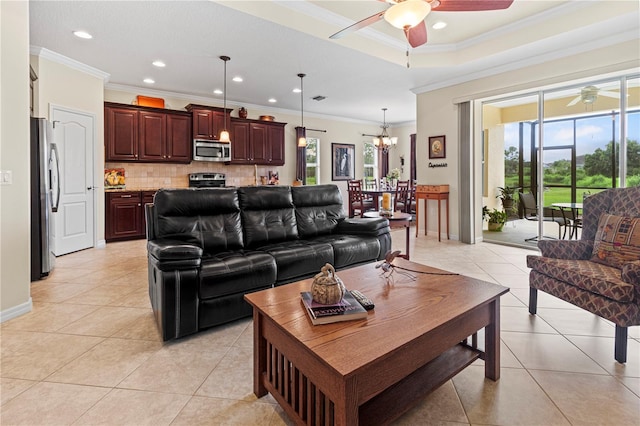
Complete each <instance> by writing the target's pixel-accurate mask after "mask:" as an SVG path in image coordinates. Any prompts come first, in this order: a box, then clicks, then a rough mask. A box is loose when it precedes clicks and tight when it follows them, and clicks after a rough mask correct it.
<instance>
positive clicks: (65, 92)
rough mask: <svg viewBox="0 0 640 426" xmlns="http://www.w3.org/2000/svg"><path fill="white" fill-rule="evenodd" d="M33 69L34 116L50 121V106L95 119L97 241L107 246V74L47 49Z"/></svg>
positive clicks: (35, 57)
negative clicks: (105, 188) (105, 185)
mask: <svg viewBox="0 0 640 426" xmlns="http://www.w3.org/2000/svg"><path fill="white" fill-rule="evenodd" d="M33 53H34V54H33V55H32V56H31V57H30V60H31V66H32V67H33V69H34V70H35V71H36V74H38V81H37V87H36V91H37V95H36V101H35V104H36V108H35V111H34V115H35V116H36V117H44V118H47V119H49V120H51V117H50V116H49V114H50V111H51V106H52V105H55V106H60V107H64V108H67V109H70V110H74V111H80V112H83V113H88V114H91V115H93V116H95V121H94V123H95V126H96V128H95V137H94V141H95V146H94V150H93V152H94V170H95V176H94V186H95V187H96V188H97V189H96V190H95V197H96V199H95V201H96V203H95V207H96V209H95V211H96V212H99V213H98V215H97V216H96V237H97V241H95V243H94V244H96V245H101V244H102V243H103V242H104V189H103V181H104V178H103V176H104V171H103V169H104V119H103V116H104V101H103V96H104V78H105V77H106V74H104V73H102V72H101V71H98V70H96V69H93V68H90V67H87V66H85V65H83V64H80V63H77V62H75V61H74V60H72V59H69V58H66V57H64V56H61V55H58V54H57V53H55V52H51V51H48V50H45V49H35V51H34V52H33Z"/></svg>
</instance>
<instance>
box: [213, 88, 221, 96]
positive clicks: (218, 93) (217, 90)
mask: <svg viewBox="0 0 640 426" xmlns="http://www.w3.org/2000/svg"><path fill="white" fill-rule="evenodd" d="M213 93H214V94H216V95H222V93H223V92H222V90H220V89H216V90H214V91H213Z"/></svg>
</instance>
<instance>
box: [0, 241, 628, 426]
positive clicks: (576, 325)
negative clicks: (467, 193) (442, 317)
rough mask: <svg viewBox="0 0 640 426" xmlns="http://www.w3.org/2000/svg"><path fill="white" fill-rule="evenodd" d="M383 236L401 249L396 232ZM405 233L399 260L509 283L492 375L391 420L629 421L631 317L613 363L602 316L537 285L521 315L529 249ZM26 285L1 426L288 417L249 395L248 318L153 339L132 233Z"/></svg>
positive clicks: (5, 366)
mask: <svg viewBox="0 0 640 426" xmlns="http://www.w3.org/2000/svg"><path fill="white" fill-rule="evenodd" d="M393 237H394V246H396V245H397V246H398V248H403V247H404V234H403V231H402V230H400V231H394V233H393ZM411 240H412V241H411V254H412V260H414V261H416V262H420V263H424V264H428V265H431V266H435V267H439V268H442V269H447V270H450V271H455V272H459V273H462V274H465V275H469V276H472V277H475V278H479V279H483V280H486V281H490V282H495V283H499V284H502V285H505V286H508V287H510V288H511V292H510V293H508V294H506V295H505V296H503V297H502V300H501V302H502V303H501V305H502V307H501V316H502V323H501V328H502V333H501V338H502V377H501V379H500V380H499V381H498V382H492V381H490V380H487V379H485V378H484V376H483V371H484V369H483V366H482V362H481V361H478V362H477V363H476V364H474V365H471V366H469V367H468V368H467V369H465V370H463V371H462V372H461V373H459V374H458V375H457V376H456V377H454V378H453V379H452V380H450V381H449V382H447V383H445V384H444V385H443V386H442V387H440V388H439V389H437V390H436V391H435V392H433V393H432V394H430V395H429V396H428V397H426V398H425V399H424V400H422V401H421V402H420V403H419V404H418V405H417V406H416V407H415V408H414V409H412V410H411V411H409V412H408V413H406V414H405V415H404V416H403V417H401V418H400V419H398V420H397V421H396V422H395V424H398V425H445V424H447V425H457V424H461V425H468V424H473V425H516V424H526V425H586V424H594V425H616V426H618V425H639V424H640V327H633V328H631V329H630V330H629V342H628V346H629V348H628V351H629V352H628V362H627V364H626V365H621V364H618V363H616V362H615V361H614V359H613V336H614V327H613V325H612V324H610V323H609V322H607V321H604V320H602V319H600V318H598V317H595V316H593V315H591V314H589V313H587V312H585V311H582V310H580V309H578V308H575V307H573V306H572V305H569V304H567V303H565V302H563V301H561V300H558V299H555V298H553V297H551V296H548V295H545V294H544V293H540V296H539V310H538V312H539V314H538V315H537V316H535V317H534V316H530V315H529V313H528V311H527V297H528V284H527V283H528V279H527V268H526V263H525V257H526V255H527V254H532V253H535V251H532V250H526V249H520V248H514V247H506V246H499V245H495V244H488V243H480V244H476V245H465V244H461V243H458V242H455V241H446V240H444V241H442V242H441V243H439V242H438V241H437V239H436V238H435V237H434V236H428V237H424V236H421V237H419V238H418V239H415V238H414V237H413V236H412V237H411ZM32 297H33V305H34V307H33V311H32V312H31V313H29V314H27V315H24V316H21V317H19V318H15V319H13V320H10V321H6V322H5V323H3V324H2V326H1V328H0V331H1V337H0V345H1V372H0V376H1V382H0V385H1V388H0V395H1V404H2V407H1V412H0V423H1V424H2V425H18V424H21V425H63V424H74V425H86V424H108V425H144V424H149V425H165V424H171V425H196V424H203V425H204V424H209V425H223V424H225V425H283V424H285V425H289V424H292V422H291V421H290V420H289V419H288V418H287V416H286V414H284V412H283V411H282V410H281V409H280V408H279V406H278V405H277V403H276V402H275V400H274V399H273V398H272V397H270V396H269V395H267V396H266V397H263V398H260V399H257V398H256V397H255V396H254V395H253V393H252V338H251V337H252V329H251V320H250V319H246V320H241V321H237V322H234V323H231V324H228V325H226V326H222V327H217V328H215V329H211V330H208V331H205V332H202V333H199V334H197V335H195V336H191V337H188V338H184V339H181V340H179V341H172V342H169V343H162V341H161V339H160V337H159V335H158V332H157V329H156V325H155V322H154V317H153V315H152V312H151V308H150V305H149V298H148V295H147V266H146V250H145V241H143V240H140V241H133V242H122V243H111V244H108V245H107V247H106V248H105V249H89V250H84V251H81V252H78V253H74V254H70V255H66V256H62V257H60V258H58V259H57V264H56V269H55V271H54V273H53V274H52V276H50V277H49V278H48V279H46V280H43V281H39V282H35V283H33V284H32ZM482 340H483V339H482V338H481V339H480V341H482Z"/></svg>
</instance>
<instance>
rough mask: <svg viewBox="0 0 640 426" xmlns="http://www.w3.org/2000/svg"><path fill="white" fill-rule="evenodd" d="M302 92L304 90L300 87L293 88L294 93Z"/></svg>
mask: <svg viewBox="0 0 640 426" xmlns="http://www.w3.org/2000/svg"><path fill="white" fill-rule="evenodd" d="M300 92H302V90H300V89H298V88H297V87H296V88H295V89H293V93H300Z"/></svg>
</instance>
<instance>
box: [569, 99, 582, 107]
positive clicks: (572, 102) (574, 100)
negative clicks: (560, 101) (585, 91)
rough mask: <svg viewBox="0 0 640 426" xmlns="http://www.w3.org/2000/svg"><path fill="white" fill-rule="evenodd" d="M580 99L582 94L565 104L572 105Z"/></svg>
mask: <svg viewBox="0 0 640 426" xmlns="http://www.w3.org/2000/svg"><path fill="white" fill-rule="evenodd" d="M581 99H582V96H577V97H576V98H574V99H573V100H572V101H571V102H569V103H568V104H567V106H568V107H569V106H574V105H575V104H577V103H578V102H580V100H581Z"/></svg>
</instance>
